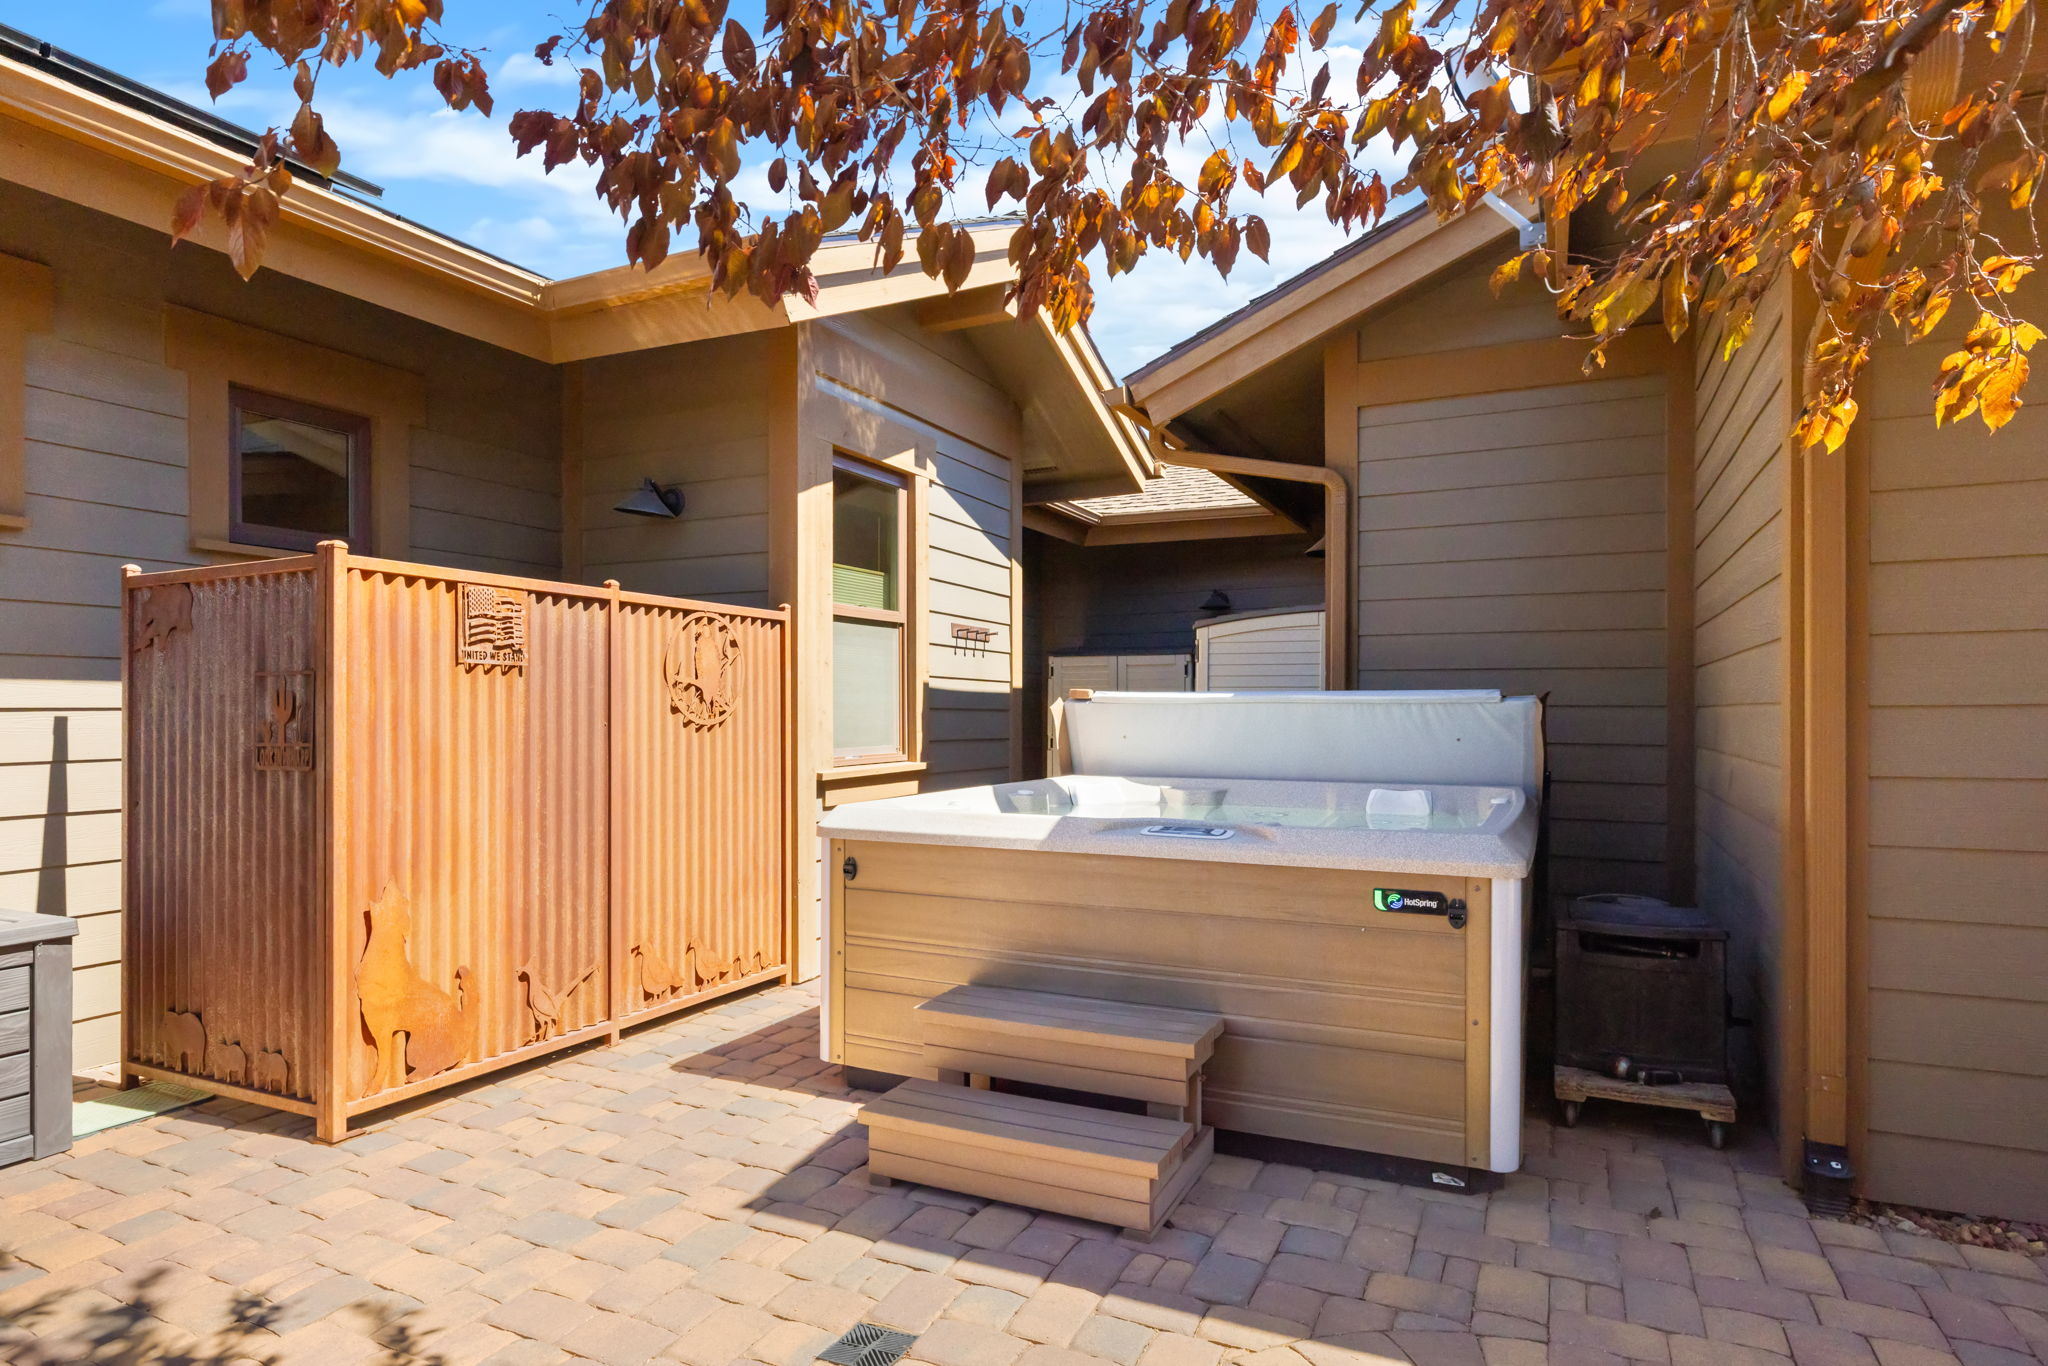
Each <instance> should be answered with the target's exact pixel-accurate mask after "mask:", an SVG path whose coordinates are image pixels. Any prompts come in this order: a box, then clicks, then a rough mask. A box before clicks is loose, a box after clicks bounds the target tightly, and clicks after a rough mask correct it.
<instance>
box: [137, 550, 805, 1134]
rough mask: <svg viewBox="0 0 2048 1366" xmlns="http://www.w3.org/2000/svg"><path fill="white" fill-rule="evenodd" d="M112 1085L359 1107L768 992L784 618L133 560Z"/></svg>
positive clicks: (437, 583)
mask: <svg viewBox="0 0 2048 1366" xmlns="http://www.w3.org/2000/svg"><path fill="white" fill-rule="evenodd" d="M122 613H123V615H122V620H123V630H124V650H123V676H124V682H125V684H126V698H125V701H126V706H125V712H124V724H125V726H126V741H127V748H126V754H127V762H126V765H125V767H124V779H123V780H124V783H125V785H126V797H127V821H126V837H125V849H124V853H125V857H124V862H123V868H124V873H125V877H126V879H127V900H126V906H127V913H126V916H125V924H124V934H125V942H124V946H123V963H124V966H125V972H124V981H123V994H124V1000H123V1043H122V1071H123V1078H124V1080H133V1079H135V1078H151V1079H162V1080H168V1081H175V1082H178V1083H181V1084H185V1085H190V1086H193V1087H196V1088H198V1089H201V1090H205V1091H210V1092H213V1093H215V1094H218V1095H224V1096H231V1097H234V1098H236V1099H241V1100H247V1101H252V1102H254V1103H257V1104H260V1105H265V1106H269V1107H271V1108H273V1109H279V1110H285V1111H289V1112H291V1113H295V1114H304V1115H310V1116H312V1117H313V1118H314V1119H315V1121H316V1127H317V1131H318V1133H319V1135H320V1137H322V1138H323V1139H328V1140H335V1139H339V1138H342V1137H345V1136H346V1135H347V1134H348V1133H349V1132H350V1131H351V1128H352V1127H353V1121H354V1120H355V1118H356V1117H357V1116H360V1115H363V1114H365V1113H367V1112H369V1111H373V1110H377V1109H380V1108H382V1107H385V1106H388V1105H391V1104H393V1103H395V1102H398V1101H402V1100H406V1099H409V1098H411V1097H414V1096H418V1095H421V1094H424V1093H427V1092H430V1091H434V1090H437V1089H439V1088H442V1087H446V1086H449V1085H451V1084H454V1083H456V1082H460V1081H463V1080H465V1079H467V1078H470V1077H474V1076H477V1075H479V1074H481V1073H485V1072H489V1071H492V1070H495V1069H497V1068H501V1067H505V1066H508V1065H511V1064H513V1063H517V1062H520V1061H523V1060H525V1059H528V1058H532V1057H536V1056H539V1055H541V1054H544V1053H548V1052H551V1051H554V1050H557V1049H561V1048H565V1047H568V1046H571V1045H574V1044H578V1043H583V1042H588V1041H593V1040H600V1039H616V1038H617V1037H618V1035H619V1031H620V1030H621V1029H622V1028H623V1027H625V1026H626V1025H629V1024H637V1023H640V1022H643V1021H646V1020H651V1019H655V1018H659V1017H660V1016H663V1015H666V1014H669V1013H671V1012H673V1011H676V1010H680V1009H683V1008H685V1007H688V1006H691V1005H694V1004H697V1003H699V1002H702V1001H706V1000H710V999H712V998H714V997H718V996H722V995H725V994H728V993H730V992H733V991H737V990H741V989H743V988H746V987H748V986H752V985H754V984H757V983H762V982H769V981H775V980H779V979H781V978H782V977H783V975H784V973H785V971H786V967H787V962H788V954H787V945H788V925H789V915H790V905H791V902H792V888H793V885H794V884H793V882H792V879H791V861H790V853H789V851H790V843H789V832H788V824H789V813H790V810H791V792H790V768H789V754H788V744H787V735H788V710H787V708H788V701H787V693H788V689H789V663H788V656H787V653H786V645H785V638H786V630H787V614H786V613H783V612H767V611H757V610H753V609H748V608H736V607H727V606H723V605H713V604H706V603H697V602H688V601H683V600H680V599H673V598H658V597H652V596H649V595H646V594H638V593H626V592H622V591H621V590H620V589H619V587H618V585H617V584H616V583H607V584H606V585H604V586H603V587H599V588H593V587H588V586H583V585H576V584H567V583H556V582H550V581H545V580H538V579H523V578H514V577H509V576H506V575H498V574H485V573H471V572H466V571H461V570H452V569H442V568H432V567H428V566H425V565H418V564H409V563H404V562H400V561H393V560H381V559H371V558H367V557H361V556H353V555H351V554H349V552H348V549H347V547H346V546H344V545H342V544H341V543H340V542H335V541H330V542H326V543H324V544H322V545H321V547H320V548H319V550H318V551H317V552H316V553H315V554H313V555H301V556H292V557H289V558H282V559H274V560H267V561H262V562H258V563H253V564H238V565H222V566H211V567H206V568H199V569H189V570H176V571H171V572H167V573H158V574H143V573H139V572H137V571H136V570H135V569H134V568H133V567H132V566H130V567H129V568H127V569H125V570H124V571H123V591H122Z"/></svg>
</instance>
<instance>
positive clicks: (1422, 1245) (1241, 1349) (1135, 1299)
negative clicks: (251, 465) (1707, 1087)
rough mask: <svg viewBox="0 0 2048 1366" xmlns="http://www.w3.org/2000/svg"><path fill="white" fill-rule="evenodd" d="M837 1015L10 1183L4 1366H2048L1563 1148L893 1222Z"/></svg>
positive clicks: (1663, 1162)
mask: <svg viewBox="0 0 2048 1366" xmlns="http://www.w3.org/2000/svg"><path fill="white" fill-rule="evenodd" d="M816 1034H817V1013H816V998H815V995H814V994H813V993H812V992H811V991H809V990H807V989H803V988H779V989H775V990H770V991H764V992H760V993H756V994H754V995H750V996H747V997H744V998H741V999H737V1000H733V1001H729V1002H726V1003H724V1004H721V1005H718V1006H715V1007H712V1008H710V1009H707V1010H704V1011H702V1012H699V1013H697V1014H694V1015H691V1016H688V1017H685V1018H682V1019H679V1020H674V1021H670V1022H668V1023H666V1024H663V1025H660V1026H657V1027H654V1028H651V1029H648V1030H646V1031H644V1032H641V1033H638V1034H635V1035H632V1036H629V1037H628V1039H627V1040H626V1042H625V1043H624V1044H623V1045H621V1046H620V1047H617V1048H612V1049H608V1050H607V1049H595V1050H589V1051H584V1052H580V1053H576V1054H573V1055H570V1056H566V1057H563V1058H560V1059H557V1060H555V1061H552V1062H549V1063H545V1064H542V1065H537V1066H533V1067H530V1068H528V1069H525V1070H522V1071H519V1072H516V1073H512V1074H509V1075H504V1076H500V1077H498V1078H497V1079H495V1080H492V1081H489V1082H487V1083H485V1084H482V1085H478V1086H476V1087H474V1088H472V1089H469V1090H467V1091H464V1092H462V1093H460V1094H458V1095H455V1096H453V1097H452V1098H443V1099H440V1100H438V1101H436V1102H434V1103H431V1104H427V1105H424V1106H422V1107H421V1108H419V1109H417V1110H415V1111H413V1112H411V1113H409V1114H406V1115H404V1116H403V1117H400V1118H397V1119H394V1120H393V1121H391V1122H390V1123H388V1124H386V1125H384V1126H383V1127H382V1128H380V1129H378V1130H376V1131H375V1132H373V1133H370V1134H367V1135H365V1136H363V1137H361V1138H358V1139H355V1140H352V1141H350V1142H348V1143H346V1144H344V1145H341V1146H339V1147H324V1146H322V1145H320V1144H317V1143H314V1142H312V1141H311V1140H310V1136H309V1122H308V1121H305V1120H300V1119H296V1118H293V1117H290V1116H286V1115H281V1114H276V1113H274V1112H270V1111H265V1110H259V1109H256V1108H255V1107H251V1106H244V1105H239V1104H232V1103H227V1102H218V1101H216V1102H209V1103H207V1104H204V1105H201V1106H197V1107H195V1108H192V1109H188V1110H184V1111H181V1112H178V1113H175V1114H172V1115H168V1116H163V1117H159V1118H156V1119H152V1120H147V1121H143V1122H140V1123H137V1124H133V1125H130V1126H127V1127H125V1128H121V1129H116V1130H112V1131H110V1132H107V1133H104V1134H101V1135H98V1136H96V1137H95V1138H92V1139H89V1140H86V1141H85V1142H83V1143H81V1144H80V1145H79V1147H78V1148H76V1149H75V1150H74V1151H73V1152H71V1153H69V1154H66V1155H65V1156H63V1157H60V1158H55V1159H51V1160H49V1161H46V1162H42V1163H37V1164H32V1165H29V1166H26V1167H19V1168H14V1169H10V1170H7V1171H4V1172H0V1248H4V1249H5V1253H4V1255H0V1359H5V1360H8V1361H14V1362H20V1363H25V1364H27V1366H54V1363H59V1362H62V1363H71V1362H78V1361H85V1360H95V1361H108V1362H118V1363H142V1362H160V1361H178V1362H191V1363H227V1362H241V1361H263V1362H278V1363H299V1362H317V1363H351V1362H359V1361H360V1362H369V1361H384V1362H394V1363H395V1362H422V1363H426V1362H445V1363H449V1366H458V1364H459V1363H469V1362H479V1361H489V1362H502V1363H528V1362H536V1363H537V1362H555V1361H563V1360H574V1359H579V1358H583V1359H590V1360H595V1361H600V1362H608V1363H630V1362H640V1361H653V1360H664V1361H666V1360H678V1361H683V1362H691V1363H699V1366H723V1363H727V1362H732V1361H759V1362H764V1363H771V1364H780V1363H808V1362H810V1361H811V1360H812V1359H813V1357H814V1356H815V1353H816V1352H817V1351H818V1349H820V1348H821V1347H823V1346H824V1345H825V1344H826V1343H827V1342H829V1341H830V1340H831V1339H832V1338H834V1337H835V1336H837V1335H838V1334H839V1333H840V1332H841V1331H843V1330H844V1329H845V1328H847V1327H849V1326H850V1325H852V1324H853V1323H855V1322H856V1321H859V1320H863V1319H865V1320H868V1321H871V1322H875V1323H881V1324H886V1325H890V1326H894V1327H899V1328H903V1329H906V1330H909V1331H912V1332H916V1333H918V1334H920V1335H921V1336H920V1337H919V1339H918V1341H917V1345H916V1346H915V1347H914V1348H913V1349H912V1352H911V1356H912V1358H913V1359H915V1360H921V1361H929V1362H935V1363H939V1364H940V1366H1087V1364H1088V1363H1105V1362H1107V1363H1115V1364H1116V1366H1133V1364H1134V1363H1135V1364H1136V1366H1215V1364H1216V1363H1219V1362H1224V1361H1229V1362H1251V1363H1257V1366H1304V1363H1308V1364H1309V1366H1336V1363H1373V1362H1415V1363H1423V1364H1425V1366H1434V1364H1435V1363H1480V1362H1484V1363H1489V1364H1490V1366H1523V1363H1537V1362H1543V1361H1546V1360H1548V1361H1553V1362H1560V1363H1573V1366H1577V1364H1578V1363H1588V1366H1591V1364H1592V1363H1600V1362H1610V1361H1617V1362H1618V1361H1623V1360H1632V1361H1644V1362H1658V1363H1666V1362H1668V1363H1671V1364H1672V1366H1692V1364H1693V1363H1749V1362H1772V1361H1784V1360H1787V1359H1791V1360H1794V1361H1796V1362H1798V1363H1801V1366H1810V1364H1813V1363H1826V1364H1828V1366H1833V1364H1834V1363H1879V1366H1922V1364H1923V1363H1935V1362H1946V1361H1962V1362H1966V1363H1972V1366H1976V1364H1978V1363H1983V1364H1984V1366H1989V1364H1990V1363H2008V1362H2025V1361H2036V1360H2042V1359H2044V1356H2043V1354H2044V1353H2048V1276H2044V1274H2043V1267H2042V1265H2041V1264H2040V1263H2039V1262H2036V1261H2033V1260H2030V1259H2028V1258H2025V1257H2022V1256H2019V1255H2017V1254H2013V1253H2004V1252H1992V1251H1986V1250H1982V1249H1977V1248H1968V1247H1960V1248H1959V1247H1956V1246H1953V1245H1951V1244H1948V1243H1944V1242H1940V1241H1938V1240H1935V1239H1932V1238H1923V1237H1918V1236H1910V1235H1903V1234H1895V1233H1882V1234H1880V1233H1879V1232H1876V1231H1873V1230H1871V1229H1867V1228H1862V1227H1857V1226H1853V1225H1849V1224H1843V1223H1834V1222H1827V1221H1815V1220H1811V1219H1809V1218H1808V1217H1807V1216H1806V1214H1805V1212H1804V1210H1803V1209H1802V1207H1801V1205H1800V1203H1799V1201H1798V1200H1797V1199H1796V1198H1795V1197H1794V1196H1793V1195H1792V1193H1791V1192H1790V1191H1789V1190H1787V1189H1786V1188H1785V1187H1784V1186H1783V1185H1782V1184H1781V1183H1780V1182H1779V1181H1778V1179H1777V1177H1776V1176H1775V1175H1774V1174H1773V1173H1772V1172H1771V1171H1770V1170H1769V1168H1770V1158H1769V1155H1768V1154H1767V1153H1766V1152H1765V1151H1764V1150H1763V1149H1762V1147H1761V1146H1757V1147H1752V1148H1750V1149H1748V1150H1744V1151H1736V1152H1731V1153H1727V1154H1723V1153H1716V1152H1713V1151H1711V1150H1709V1149H1708V1148H1707V1147H1706V1145H1705V1144H1704V1143H1703V1142H1701V1141H1700V1138H1699V1135H1698V1133H1697V1131H1696V1130H1695V1129H1692V1128H1685V1129H1669V1130H1665V1129H1660V1128H1655V1127H1650V1123H1651V1122H1649V1121H1645V1122H1644V1123H1643V1125H1642V1127H1621V1125H1620V1124H1615V1125H1609V1126H1607V1127H1592V1125H1593V1117H1592V1116H1589V1119H1588V1125H1587V1127H1582V1128H1580V1129H1577V1130H1569V1131H1567V1130H1554V1129H1552V1128H1551V1127H1549V1126H1548V1125H1547V1124H1543V1123H1540V1122H1532V1123H1531V1125H1530V1126H1529V1132H1528V1148H1529V1157H1528V1161H1527V1166H1526V1170H1525V1171H1524V1172H1523V1173H1521V1174H1519V1175H1517V1176H1515V1177H1513V1178H1510V1180H1509V1181H1508V1183H1507V1185H1506V1188H1505V1189H1504V1190H1502V1191H1500V1192H1498V1193H1496V1194H1494V1195H1492V1196H1487V1197H1482V1196H1474V1195H1468V1194H1460V1193H1455V1192H1439V1191H1419V1190H1414V1189H1410V1188H1406V1187H1399V1186H1394V1185H1389V1184H1386V1183H1383V1182H1376V1181H1370V1180H1364V1179H1360V1178H1357V1177H1351V1176H1345V1175H1337V1174H1331V1173H1326V1172H1316V1171H1311V1170H1308V1169H1306V1168H1303V1167H1294V1166H1285V1165H1280V1164H1277V1163H1267V1164H1261V1163H1257V1162H1252V1161H1248V1160H1245V1159H1241V1158H1232V1157H1219V1158H1218V1159H1217V1160H1216V1162H1215V1165H1214V1166H1213V1167H1212V1168H1211V1170H1210V1173H1209V1179H1208V1180H1207V1181H1206V1182H1205V1183H1203V1184H1202V1185H1200V1186H1198V1187H1197V1188H1196V1189H1195V1191H1194V1193H1193V1195H1192V1196H1191V1198H1190V1199H1189V1200H1188V1201H1187V1202H1186V1203H1185V1204H1184V1205H1182V1207H1181V1208H1180V1210H1179V1212H1178V1214H1177V1215H1176V1217H1175V1219H1174V1227H1172V1228H1170V1229H1168V1230H1167V1231H1166V1232H1164V1233H1162V1234H1161V1235H1160V1236H1159V1237H1158V1238H1157V1239H1155V1240H1154V1241H1153V1242H1152V1243H1151V1244H1149V1245H1138V1244H1135V1243H1132V1242H1129V1241H1126V1240H1124V1239H1121V1238H1119V1237H1117V1236H1116V1235H1115V1233H1114V1231H1113V1230H1110V1229H1107V1228H1104V1227H1102V1226H1099V1225H1093V1224H1084V1223H1080V1222H1077V1221H1075V1220H1071V1219H1065V1218H1060V1217H1056V1216H1050V1215H1041V1214H1034V1213H1032V1212H1029V1211H1025V1210H1019V1209H1014V1208H1011V1207H1009V1206H1006V1205H996V1204H988V1203H986V1202H984V1201H980V1200H973V1199H966V1198H963V1197H960V1196H955V1195H951V1194H947V1193H945V1192H941V1191H933V1190H925V1189H921V1188H917V1187H898V1188H895V1189H892V1190H888V1191H875V1190H872V1189H870V1188H869V1187H868V1186H867V1184H866V1182H865V1180H864V1179H863V1172H862V1161H863V1153H864V1144H863V1141H862V1138H861V1132H862V1131H861V1130H860V1128H859V1126H857V1125H855V1124H854V1123H853V1112H854V1110H855V1109H856V1108H857V1106H858V1104H859V1103H860V1100H861V1099H862V1097H861V1096H860V1094H859V1093H854V1092H849V1091H848V1090H847V1089H846V1087H845V1085H844V1083H843V1082H842V1081H841V1079H840V1075H839V1072H838V1070H837V1069H836V1068H833V1067H830V1066H828V1065H827V1064H825V1063H822V1062H819V1061H818V1060H817V1058H816V1057H815V1056H814V1055H815V1052H816V1049H815V1046H814V1045H815V1039H816Z"/></svg>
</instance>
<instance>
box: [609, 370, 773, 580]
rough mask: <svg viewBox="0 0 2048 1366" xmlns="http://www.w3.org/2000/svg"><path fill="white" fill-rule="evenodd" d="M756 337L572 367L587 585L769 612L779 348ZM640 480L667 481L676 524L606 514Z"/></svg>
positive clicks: (662, 482)
mask: <svg viewBox="0 0 2048 1366" xmlns="http://www.w3.org/2000/svg"><path fill="white" fill-rule="evenodd" d="M786 344H787V338H785V337H781V336H780V335H779V334H777V333H773V332H768V333H758V334H753V335H749V336H744V337H730V338H724V339H721V340H719V341H713V342H691V343H687V344H684V345H680V346H665V347H662V348H660V349H658V350H653V351H639V352H633V353H630V354H627V355H621V356H607V357H604V358H602V359H599V360H590V361H582V362H579V363H578V364H577V366H576V370H577V384H578V385H579V386H580V391H581V392H580V396H579V399H578V401H577V405H576V410H575V416H574V417H573V418H572V421H574V422H575V423H576V426H577V443H576V444H577V448H578V458H579V459H580V462H581V463H580V472H579V482H580V484H581V489H582V493H581V515H582V533H581V534H582V572H581V577H582V578H583V579H585V580H587V581H589V582H591V583H598V582H602V581H603V580H605V579H617V580H618V581H619V582H620V583H621V584H623V585H625V587H627V588H628V589H631V590H633V591H636V592H643V593H665V594H669V595H672V596H676V597H685V598H703V599H706V600H709V601H712V602H729V603H733V604H735V605H736V606H741V607H773V606H776V605H778V604H776V603H774V602H772V601H771V600H770V598H771V593H770V588H769V567H768V427H769V421H770V414H771V412H772V411H773V409H774V407H775V405H776V404H778V403H783V404H787V403H790V402H793V401H794V398H795V396H794V395H793V394H779V395H778V394H777V393H776V392H775V391H774V384H773V376H774V374H775V373H777V371H776V365H777V355H778V352H777V350H776V348H777V347H778V346H782V345H786ZM642 479H652V480H654V481H655V482H656V483H658V484H661V485H664V486H666V485H676V486H679V487H680V488H681V489H682V493H683V515H682V516H681V517H680V518H677V519H675V520H672V521H671V520H668V519H664V518H649V517H635V516H633V515H631V514H630V513H623V512H617V511H614V509H615V508H616V507H617V505H618V503H619V502H620V501H621V500H622V499H624V498H625V497H626V495H628V494H630V493H631V492H633V490H634V489H636V488H638V487H639V486H640V481H641V480H642Z"/></svg>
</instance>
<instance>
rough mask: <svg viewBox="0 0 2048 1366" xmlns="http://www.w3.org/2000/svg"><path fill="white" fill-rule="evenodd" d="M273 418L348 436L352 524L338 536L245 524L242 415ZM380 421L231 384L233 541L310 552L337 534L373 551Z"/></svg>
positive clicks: (230, 512) (230, 532) (230, 508)
mask: <svg viewBox="0 0 2048 1366" xmlns="http://www.w3.org/2000/svg"><path fill="white" fill-rule="evenodd" d="M244 413H248V414H251V415H252V416H255V417H274V418H279V419H281V420H283V421H286V422H299V423H303V424H305V425H306V426H309V427H320V428H324V429H325V430H327V431H332V432H343V433H346V434H347V436H348V442H349V447H348V526H347V528H346V529H344V530H343V531H341V532H339V533H331V532H330V533H323V532H317V531H298V530H294V529H293V528H291V527H281V526H271V525H270V524H268V523H266V522H247V521H244V520H242V415H243V414H244ZM375 425H376V424H375V423H374V422H372V421H371V419H370V418H369V417H368V416H367V415H365V414H363V413H350V412H344V411H342V410H341V409H339V408H329V407H326V406H325V405H323V404H318V403H306V402H303V401H302V400H299V399H295V398H286V397H285V396H284V395H282V394H272V393H266V392H264V391H263V390H261V389H252V388H250V387H248V386H247V385H243V384H232V383H231V384H229V385H228V539H229V540H231V541H233V542H235V543H236V544H238V545H252V546H265V547H269V548H274V549H278V550H311V549H313V548H314V547H315V546H317V545H319V544H320V542H322V541H327V540H333V539H335V537H336V535H339V537H340V539H342V540H345V541H347V542H348V543H349V544H350V545H351V546H359V547H361V548H362V549H363V550H364V551H366V552H367V551H369V550H370V549H371V548H372V547H371V545H370V542H371V536H370V470H371V455H372V452H373V451H374V450H375V444H374V441H375V438H374V434H373V429H374V427H375Z"/></svg>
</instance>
